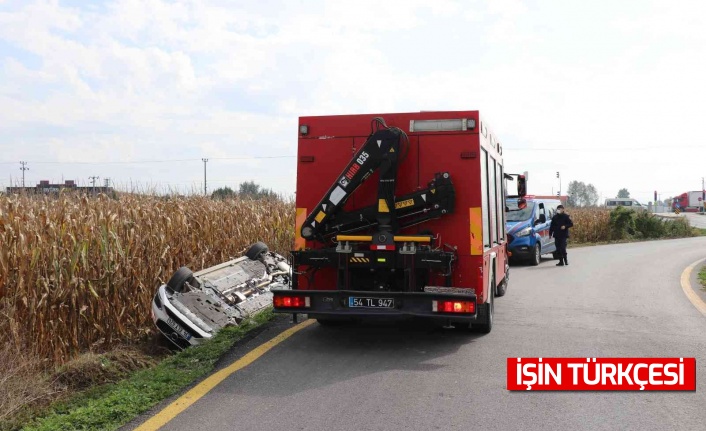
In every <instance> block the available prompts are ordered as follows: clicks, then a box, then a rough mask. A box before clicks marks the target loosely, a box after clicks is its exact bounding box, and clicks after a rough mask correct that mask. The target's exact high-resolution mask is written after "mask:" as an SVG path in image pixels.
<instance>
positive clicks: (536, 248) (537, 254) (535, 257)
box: [530, 244, 542, 266]
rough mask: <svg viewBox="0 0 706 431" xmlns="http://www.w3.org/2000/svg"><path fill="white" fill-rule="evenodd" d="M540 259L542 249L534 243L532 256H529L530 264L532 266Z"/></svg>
mask: <svg viewBox="0 0 706 431" xmlns="http://www.w3.org/2000/svg"><path fill="white" fill-rule="evenodd" d="M541 260H542V249H541V248H540V247H539V244H535V245H534V249H532V257H531V258H530V264H532V266H537V265H539V262H541Z"/></svg>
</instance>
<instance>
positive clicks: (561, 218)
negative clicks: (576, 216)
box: [549, 205, 574, 266]
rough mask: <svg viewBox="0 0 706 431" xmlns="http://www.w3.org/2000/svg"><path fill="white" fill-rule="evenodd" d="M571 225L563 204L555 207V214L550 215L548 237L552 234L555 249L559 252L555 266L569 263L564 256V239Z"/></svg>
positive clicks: (572, 223) (566, 237) (567, 235)
mask: <svg viewBox="0 0 706 431" xmlns="http://www.w3.org/2000/svg"><path fill="white" fill-rule="evenodd" d="M573 225H574V222H572V221H571V217H569V215H568V214H566V213H565V212H564V205H559V206H558V207H556V214H554V217H552V224H551V226H549V237H550V238H551V237H552V236H554V241H555V242H556V251H557V253H558V254H559V263H557V264H556V266H564V265H568V264H569V261H568V259H567V258H566V240H567V239H568V238H569V228H570V227H572V226H573Z"/></svg>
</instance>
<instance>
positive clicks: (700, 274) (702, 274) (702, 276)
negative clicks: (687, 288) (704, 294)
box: [698, 265, 706, 291]
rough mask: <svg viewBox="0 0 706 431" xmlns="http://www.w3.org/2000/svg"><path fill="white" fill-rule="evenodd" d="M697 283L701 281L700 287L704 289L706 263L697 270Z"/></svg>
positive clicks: (705, 289) (705, 285) (705, 288)
mask: <svg viewBox="0 0 706 431" xmlns="http://www.w3.org/2000/svg"><path fill="white" fill-rule="evenodd" d="M698 277H699V283H701V289H702V290H704V291H706V265H704V266H702V267H701V271H699V275H698Z"/></svg>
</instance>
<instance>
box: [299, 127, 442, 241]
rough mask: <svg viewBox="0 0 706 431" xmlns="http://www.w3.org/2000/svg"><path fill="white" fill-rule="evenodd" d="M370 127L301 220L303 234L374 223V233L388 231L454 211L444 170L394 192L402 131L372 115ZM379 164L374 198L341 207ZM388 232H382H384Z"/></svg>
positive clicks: (313, 236) (322, 235) (308, 236)
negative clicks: (409, 189)
mask: <svg viewBox="0 0 706 431" xmlns="http://www.w3.org/2000/svg"><path fill="white" fill-rule="evenodd" d="M373 124H377V126H378V129H377V130H376V131H374V132H373V133H372V134H371V135H370V136H369V137H368V139H367V140H366V142H365V143H364V144H363V146H362V147H361V148H360V150H358V152H357V153H356V154H355V156H353V159H352V160H351V162H350V163H349V164H348V165H347V166H346V167H345V168H344V169H343V171H342V172H341V174H340V175H339V176H338V177H337V178H338V179H337V181H336V183H334V184H333V185H332V186H331V187H330V188H329V190H328V192H327V193H326V194H325V195H324V197H323V199H322V200H321V201H320V202H319V204H318V205H317V206H316V207H315V208H314V209H313V211H312V212H311V213H310V214H309V215H308V217H307V218H306V220H305V221H304V223H303V225H302V228H301V235H302V237H304V238H306V239H318V240H320V241H322V242H323V241H325V239H326V238H330V237H331V236H332V235H335V234H339V233H352V232H356V231H359V230H363V229H366V228H370V227H377V231H378V233H380V234H382V235H379V236H378V238H387V239H388V241H392V237H393V235H394V234H395V233H397V231H398V230H399V229H401V228H406V227H409V226H413V225H416V224H419V223H422V222H424V221H426V220H430V219H433V218H438V217H440V216H441V215H442V214H447V213H451V212H453V209H454V197H455V194H454V188H453V184H452V183H451V179H450V176H449V174H448V173H446V172H444V173H441V174H437V175H436V177H435V178H434V180H432V181H431V182H430V183H429V184H428V187H427V188H426V189H423V190H419V191H416V192H414V193H410V194H408V195H405V196H401V197H400V198H399V199H396V197H395V184H396V179H397V167H398V162H399V157H400V147H401V145H400V144H401V140H402V138H404V140H405V143H407V145H408V141H407V136H406V134H405V133H404V132H403V131H402V130H400V129H399V128H395V127H387V125H385V122H384V121H383V120H382V119H380V118H376V119H375V120H374V122H373ZM378 169H379V170H380V180H379V184H378V196H377V203H376V204H375V205H372V206H369V207H366V208H362V209H360V210H356V211H351V212H343V211H341V208H342V207H343V206H344V205H345V203H346V200H347V199H348V197H349V196H350V195H351V194H352V193H353V192H355V190H356V189H357V188H358V187H359V186H360V185H361V184H362V183H363V182H364V181H365V180H366V179H367V178H368V177H369V176H370V175H371V174H372V173H373V172H375V171H376V170H378ZM385 234H387V235H385Z"/></svg>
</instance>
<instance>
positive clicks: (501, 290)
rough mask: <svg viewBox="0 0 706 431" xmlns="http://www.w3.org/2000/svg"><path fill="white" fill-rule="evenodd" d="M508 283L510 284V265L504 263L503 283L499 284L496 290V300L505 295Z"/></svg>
mask: <svg viewBox="0 0 706 431" xmlns="http://www.w3.org/2000/svg"><path fill="white" fill-rule="evenodd" d="M509 283H510V265H509V264H508V263H506V264H505V277H504V278H503V281H501V282H500V284H499V285H498V288H497V290H496V291H495V297H496V298H500V297H501V296H503V295H505V294H506V293H507V285H508V284H509Z"/></svg>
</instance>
